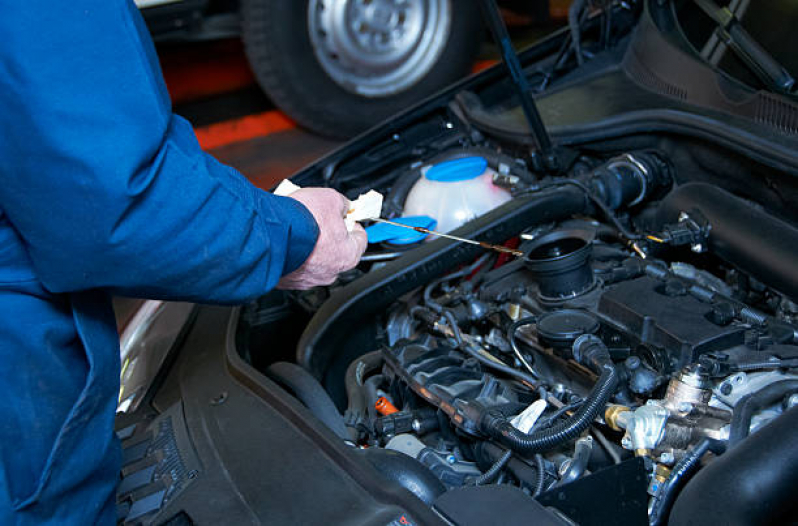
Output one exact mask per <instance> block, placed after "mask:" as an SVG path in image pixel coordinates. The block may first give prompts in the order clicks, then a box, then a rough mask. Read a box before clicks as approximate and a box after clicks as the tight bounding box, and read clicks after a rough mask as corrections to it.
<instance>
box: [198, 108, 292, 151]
mask: <svg viewBox="0 0 798 526" xmlns="http://www.w3.org/2000/svg"><path fill="white" fill-rule="evenodd" d="M293 128H296V123H295V122H294V121H292V120H291V119H289V118H288V117H287V116H285V114H283V113H281V112H279V111H276V110H271V111H266V112H263V113H257V114H255V115H247V116H246V117H241V118H240V119H233V120H229V121H224V122H220V123H217V124H211V125H210V126H204V127H202V128H197V129H195V130H194V131H195V133H196V134H197V140H199V143H200V146H202V148H203V149H205V150H211V149H213V148H219V147H222V146H227V145H228V144H233V143H236V142H241V141H247V140H249V139H254V138H255V137H262V136H264V135H268V134H270V133H276V132H280V131H284V130H290V129H293Z"/></svg>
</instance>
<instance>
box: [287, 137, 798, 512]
mask: <svg viewBox="0 0 798 526" xmlns="http://www.w3.org/2000/svg"><path fill="white" fill-rule="evenodd" d="M466 153H467V152H466ZM462 155H463V154H460V157H462ZM581 162H582V164H581V165H580V164H579V163H577V166H578V167H579V168H578V169H575V170H574V171H573V172H572V173H571V174H569V176H568V177H560V178H552V179H550V180H545V179H544V180H533V179H530V178H528V177H523V176H516V175H514V174H513V169H512V168H511V169H509V170H508V169H507V166H504V167H502V166H501V165H500V163H497V162H496V161H495V160H492V161H491V164H493V165H495V170H494V171H493V172H492V181H493V183H494V184H496V185H497V186H500V187H502V188H504V190H505V191H506V192H508V193H509V194H512V196H513V199H512V200H511V201H510V202H509V203H506V204H504V205H503V206H501V207H500V208H498V209H496V210H494V211H492V212H488V213H487V214H486V215H484V216H482V217H481V218H479V219H477V220H475V221H472V222H471V223H468V224H467V225H465V226H463V227H462V228H461V229H459V230H457V231H456V232H457V233H459V234H464V235H470V236H475V237H477V238H478V239H483V240H485V241H490V242H502V243H504V244H505V246H507V247H510V248H511V249H513V250H516V251H520V253H523V254H524V257H513V256H511V255H508V254H504V253H498V252H485V251H479V250H477V249H475V250H473V251H472V250H470V249H468V248H465V249H464V248H463V245H458V244H456V243H447V242H446V241H437V242H435V243H426V244H423V246H421V247H420V248H416V250H415V252H416V253H419V255H417V256H416V257H415V258H412V257H411V256H410V255H409V254H410V253H408V255H406V256H405V257H404V258H400V259H399V261H397V262H396V263H394V264H391V263H389V264H387V265H386V263H384V262H382V260H383V259H391V258H393V257H397V256H398V255H401V254H402V252H401V250H403V248H402V247H398V246H397V245H393V246H389V245H384V246H383V248H386V249H388V251H387V254H389V256H386V257H385V258H380V257H374V256H373V253H372V261H376V262H377V263H374V264H373V267H372V268H371V269H370V271H368V272H367V274H366V275H365V276H364V277H360V278H359V279H356V280H354V281H353V282H352V283H351V284H350V285H348V286H347V287H345V288H344V289H343V290H344V291H346V293H345V294H343V293H342V294H340V295H339V297H341V298H345V300H346V302H347V303H346V306H345V307H342V306H341V304H337V305H335V302H333V304H334V307H335V309H337V311H336V315H335V316H332V318H333V319H330V320H327V324H326V325H324V326H322V327H318V326H316V327H314V326H311V329H310V330H309V332H310V333H311V339H310V341H308V338H307V334H306V338H305V340H303V342H301V343H300V357H301V356H302V349H303V348H305V349H308V351H307V353H308V354H307V360H306V363H305V364H304V365H305V366H306V367H308V368H309V369H311V370H313V368H314V367H316V368H318V367H320V366H319V365H318V363H317V362H316V360H318V359H319V356H323V354H324V353H323V350H320V349H319V347H320V344H318V343H315V342H318V341H321V340H322V336H324V338H331V339H332V340H333V341H336V342H339V343H340V342H342V341H346V338H347V337H348V335H347V334H348V331H350V332H351V331H352V330H353V329H352V326H353V324H356V323H358V324H359V323H361V322H362V320H363V319H364V318H362V312H361V311H359V309H364V308H365V309H366V310H367V311H368V312H380V315H378V316H377V317H376V318H374V319H375V320H376V321H375V325H374V327H373V334H372V336H371V337H369V338H367V339H366V340H365V341H375V340H376V341H380V342H381V343H380V345H378V346H377V347H375V348H373V349H371V352H369V353H367V354H364V355H362V356H359V357H357V358H356V359H355V360H354V361H352V362H351V363H350V364H349V366H348V369H347V370H346V374H345V380H344V384H345V392H346V404H347V408H346V411H345V413H344V418H345V421H346V425H347V426H348V429H349V430H350V433H351V436H352V443H353V445H355V446H357V447H360V448H372V449H373V448H380V449H387V450H393V451H396V452H399V453H401V454H403V455H405V456H408V457H411V458H413V459H415V460H416V461H417V462H418V464H420V465H422V466H424V467H425V468H426V470H428V471H429V472H431V473H432V474H433V475H434V478H435V479H437V481H439V482H436V484H440V488H439V490H433V491H432V493H435V492H436V491H443V489H448V490H450V489H453V488H461V487H471V486H496V485H502V486H506V485H510V486H513V487H515V488H518V489H520V490H521V491H523V492H524V493H526V494H528V495H530V496H533V497H537V498H538V500H539V501H540V502H543V503H544V504H547V505H551V506H554V507H559V506H558V504H557V501H558V499H559V500H560V501H562V500H563V499H566V498H565V497H564V496H563V495H568V492H569V491H573V492H578V491H579V489H578V488H579V487H580V486H579V485H580V483H581V484H583V486H582V488H585V487H592V490H589V491H601V484H605V483H607V482H606V481H607V477H608V475H607V473H613V472H614V473H621V472H623V470H624V469H627V471H626V472H625V473H627V475H624V476H625V477H626V480H625V482H623V484H624V485H625V486H624V487H625V488H626V489H625V490H624V491H626V492H627V493H626V496H625V497H624V498H625V500H624V502H625V504H622V505H627V506H632V505H631V504H629V503H630V502H633V503H636V505H637V506H638V507H643V511H644V512H645V513H647V514H648V517H649V522H650V523H651V524H660V523H664V522H665V521H666V520H667V517H668V514H669V513H671V509H672V508H673V503H674V500H675V498H676V495H677V494H678V492H679V491H680V490H681V489H682V487H683V485H684V482H685V481H686V480H687V479H688V478H689V476H691V475H692V474H693V473H694V472H695V471H696V470H697V469H698V467H699V465H700V464H701V463H702V462H704V463H706V462H707V458H708V457H712V456H717V457H721V455H725V456H732V455H733V452H734V450H735V448H737V446H738V445H739V444H740V443H742V442H743V441H744V440H745V439H746V437H748V436H749V435H751V434H755V433H756V432H757V430H759V429H761V428H764V427H766V426H767V425H768V423H770V422H771V421H773V420H774V419H777V417H779V416H780V415H781V414H782V413H784V412H785V411H788V410H789V409H790V408H792V407H793V406H795V405H798V372H797V371H796V368H798V345H796V341H797V339H796V337H797V336H798V331H796V327H795V326H794V325H793V324H792V322H793V317H792V316H793V315H792V314H791V312H793V311H794V309H792V308H791V307H792V306H793V305H794V304H793V303H792V301H791V298H795V296H794V295H793V296H791V295H790V294H792V293H793V289H794V287H795V283H794V282H793V281H791V280H792V279H793V278H794V276H793V274H794V271H793V270H792V269H791V268H790V269H786V270H785V269H784V268H782V267H780V266H779V265H778V264H776V265H775V266H773V265H769V264H768V263H767V261H764V260H765V259H766V257H769V255H771V254H760V257H757V255H756V254H753V253H752V252H751V251H752V250H754V251H755V250H757V249H756V247H757V237H758V236H760V237H761V236H762V235H767V233H766V232H767V230H766V229H767V228H769V221H778V220H776V219H775V218H772V217H771V216H768V215H767V214H766V213H765V212H763V211H762V210H761V209H757V208H755V207H753V206H751V205H750V204H749V203H746V202H744V201H742V200H740V199H739V198H736V197H734V196H732V195H730V194H727V193H726V192H724V191H722V190H720V189H718V188H717V187H709V185H705V184H700V183H690V184H683V185H681V186H679V187H678V188H677V189H675V190H674V185H673V174H672V173H671V168H670V165H669V162H668V160H667V158H665V157H664V156H663V155H661V154H658V153H657V152H652V151H642V152H629V153H626V154H623V155H620V156H615V157H612V158H610V159H605V160H603V161H601V160H598V159H592V160H583V161H581ZM415 177H418V175H417V174H416V175H415ZM402 197H404V196H402ZM746 214H750V216H751V217H749V219H750V222H748V223H747V224H743V225H738V226H737V229H734V228H729V226H728V225H727V224H725V223H724V222H725V221H726V219H727V218H729V217H732V218H739V217H741V216H743V217H745V215H746ZM760 215H761V216H762V217H758V216H760ZM738 223H739V221H738ZM784 226H786V227H787V230H783V231H782V234H781V235H782V236H786V238H789V235H790V234H791V233H794V232H795V230H794V229H793V228H792V227H791V226H787V225H786V224H785V225H784ZM763 232H765V233H764V234H763ZM787 244H789V240H788V239H783V240H781V241H779V242H777V243H775V245H773V244H770V245H769V248H767V251H768V252H769V253H773V252H778V251H779V250H785V251H790V253H792V250H794V248H793V247H792V246H786V245H787ZM397 250H400V252H399V253H398V254H396V251H397ZM710 256H711V257H710ZM773 256H774V258H778V257H779V255H778V254H773ZM408 259H409V260H410V261H409V262H405V263H404V264H403V265H402V266H401V267H400V266H398V263H399V262H400V261H406V260H408ZM763 261H764V262H763ZM774 261H778V259H774ZM707 262H709V263H707ZM786 274H789V276H788V277H787V278H786V281H785V275H786ZM335 297H336V296H335V295H333V299H334V298H335ZM353 298H354V299H353ZM342 301H343V300H342ZM358 305H360V307H358ZM383 307H384V308H383ZM322 311H323V309H322ZM336 316H337V317H336ZM318 317H319V316H318V315H317V318H318ZM368 319H371V318H368ZM364 324H365V323H364ZM331 327H336V328H335V329H332V328H331ZM330 333H336V334H338V336H337V338H338V339H337V340H336V337H335V336H334V335H332V334H330ZM314 335H315V337H316V338H317V339H316V340H313V339H312V337H313V336H314ZM358 341H359V342H362V341H363V340H358ZM358 345H359V344H358ZM351 346H352V345H351V344H350V347H351ZM793 412H794V411H793ZM711 465H712V464H711V463H710V466H711ZM628 466H634V467H633V469H632V470H631V471H628V470H629V469H630V468H628ZM706 469H707V470H709V469H710V468H706ZM630 473H631V475H630ZM619 476H620V475H619ZM635 477H636V478H635ZM591 481H592V482H591ZM584 484H587V486H585V485H584ZM590 484H592V486H589V485H590ZM627 485H628V486H627ZM581 491H584V489H582V490H581ZM563 492H565V493H563ZM635 492H637V493H636V495H637V499H636V500H635V498H632V497H631V495H633V494H635ZM685 493H687V492H685ZM732 494H734V492H732V493H730V495H732ZM571 499H572V497H569V498H568V499H566V500H567V501H568V502H571V501H572V500H571ZM729 499H732V497H729ZM609 500H610V501H612V499H609ZM560 504H562V502H560ZM618 505H619V504H618V502H616V501H612V502H609V501H608V503H607V507H608V508H612V507H613V506H615V507H616V508H617V506H618ZM597 506H598V508H601V504H596V503H595V502H594V503H592V504H591V506H590V509H591V512H590V513H598V515H596V516H594V517H593V519H594V520H592V521H591V520H587V523H596V521H595V517H608V516H609V515H601V512H597V511H596V509H597ZM632 507H634V506H632ZM560 509H563V508H560ZM616 511H617V510H616ZM605 512H606V513H607V514H610V513H612V512H610V511H608V510H605ZM675 512H678V506H677V509H676V511H675ZM585 513H586V512H585V511H584V510H581V511H580V510H578V509H577V510H571V512H570V513H569V514H568V515H569V517H571V518H572V519H576V520H578V519H581V520H585ZM616 518H617V517H616ZM602 520H604V519H602Z"/></svg>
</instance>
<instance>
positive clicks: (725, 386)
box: [720, 382, 734, 396]
mask: <svg viewBox="0 0 798 526" xmlns="http://www.w3.org/2000/svg"><path fill="white" fill-rule="evenodd" d="M732 391H734V386H733V385H732V384H730V383H729V382H723V383H722V384H720V394H722V395H725V396H729V395H730V394H731V393H732Z"/></svg>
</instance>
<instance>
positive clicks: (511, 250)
mask: <svg viewBox="0 0 798 526" xmlns="http://www.w3.org/2000/svg"><path fill="white" fill-rule="evenodd" d="M370 221H377V222H378V223H385V224H388V225H393V226H398V227H400V228H407V229H410V230H415V231H416V232H419V233H421V234H428V235H431V236H437V237H444V238H446V239H451V240H454V241H461V242H463V243H468V244H471V245H477V246H480V247H482V248H486V249H488V250H495V251H496V252H501V253H503V254H511V255H513V256H515V257H519V258H522V257H524V256H525V255H526V254H524V253H523V252H522V251H520V250H516V249H514V248H507V247H505V246H502V245H494V244H492V243H486V242H484V241H475V240H473V239H466V238H464V237H458V236H453V235H451V234H444V233H442V232H435V231H434V230H429V229H426V228H422V227H420V226H410V225H403V224H402V223H397V222H395V221H390V220H388V219H382V218H379V217H372V218H370Z"/></svg>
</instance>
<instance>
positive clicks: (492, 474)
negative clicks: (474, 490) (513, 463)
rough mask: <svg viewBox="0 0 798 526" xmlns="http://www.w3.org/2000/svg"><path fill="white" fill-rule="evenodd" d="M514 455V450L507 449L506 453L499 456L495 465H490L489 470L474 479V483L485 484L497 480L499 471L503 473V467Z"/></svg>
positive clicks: (476, 484)
mask: <svg viewBox="0 0 798 526" xmlns="http://www.w3.org/2000/svg"><path fill="white" fill-rule="evenodd" d="M512 456H513V452H512V451H510V450H509V449H508V450H507V451H505V452H504V454H503V455H502V456H501V457H499V460H497V461H496V462H494V463H493V465H492V466H491V467H489V468H488V469H487V471H485V473H483V474H482V475H480V476H479V477H477V479H476V480H475V481H474V485H475V486H482V485H483V484H490V483H491V482H493V481H494V480H496V477H497V476H498V475H499V473H501V471H502V469H504V466H506V465H507V463H508V462H509V461H510V457H512Z"/></svg>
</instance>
